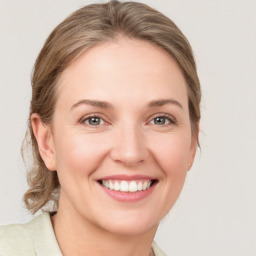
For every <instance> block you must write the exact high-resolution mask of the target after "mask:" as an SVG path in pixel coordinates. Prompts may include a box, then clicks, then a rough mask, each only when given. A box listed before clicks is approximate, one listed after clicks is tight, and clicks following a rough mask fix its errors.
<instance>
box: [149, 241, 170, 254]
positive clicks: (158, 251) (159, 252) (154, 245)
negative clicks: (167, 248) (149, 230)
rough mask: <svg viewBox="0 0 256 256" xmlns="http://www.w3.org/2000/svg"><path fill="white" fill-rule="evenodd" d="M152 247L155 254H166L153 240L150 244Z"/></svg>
mask: <svg viewBox="0 0 256 256" xmlns="http://www.w3.org/2000/svg"><path fill="white" fill-rule="evenodd" d="M152 249H153V251H154V254H155V256H167V255H166V254H165V253H164V252H163V251H162V250H161V249H160V248H159V247H158V245H157V244H156V242H155V241H154V242H153V244H152Z"/></svg>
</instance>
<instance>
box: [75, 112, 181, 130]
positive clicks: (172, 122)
mask: <svg viewBox="0 0 256 256" xmlns="http://www.w3.org/2000/svg"><path fill="white" fill-rule="evenodd" d="M93 118H97V119H100V124H96V125H92V124H90V123H89V124H87V123H86V121H90V119H93ZM156 118H165V120H167V121H168V122H169V123H167V124H162V125H157V124H151V125H156V126H162V127H166V126H169V125H175V124H176V123H177V122H176V119H175V118H174V117H173V116H171V115H168V114H157V115H155V116H153V117H151V118H150V121H149V122H147V124H150V123H151V122H153V121H154V120H155V119H156ZM79 122H80V123H81V124H83V125H86V126H89V127H94V128H97V127H99V126H102V125H104V124H106V123H107V124H108V122H106V121H105V119H104V118H103V117H101V116H100V115H99V114H91V115H89V116H85V117H83V118H82V119H81V120H80V121H79Z"/></svg>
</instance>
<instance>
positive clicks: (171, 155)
mask: <svg viewBox="0 0 256 256" xmlns="http://www.w3.org/2000/svg"><path fill="white" fill-rule="evenodd" d="M190 141H191V140H190V136H188V135H187V134H170V135H166V136H163V137H162V138H161V139H159V138H158V144H157V146H155V147H154V149H153V151H154V153H153V154H154V155H155V157H156V160H157V162H158V164H159V166H160V167H161V169H162V171H163V172H164V173H165V175H167V176H171V178H174V176H177V178H178V177H179V176H180V177H181V178H183V177H184V175H185V174H186V172H187V170H188V163H189V158H190V143H191V142H190Z"/></svg>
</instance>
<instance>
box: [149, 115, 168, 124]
mask: <svg viewBox="0 0 256 256" xmlns="http://www.w3.org/2000/svg"><path fill="white" fill-rule="evenodd" d="M152 121H153V123H154V124H155V125H165V124H167V123H170V119H169V118H167V117H165V116H158V117H155V118H154V119H153V120H152Z"/></svg>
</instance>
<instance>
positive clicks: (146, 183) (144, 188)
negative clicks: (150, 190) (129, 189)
mask: <svg viewBox="0 0 256 256" xmlns="http://www.w3.org/2000/svg"><path fill="white" fill-rule="evenodd" d="M147 187H148V182H146V181H144V183H143V185H142V190H146V189H147Z"/></svg>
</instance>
